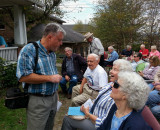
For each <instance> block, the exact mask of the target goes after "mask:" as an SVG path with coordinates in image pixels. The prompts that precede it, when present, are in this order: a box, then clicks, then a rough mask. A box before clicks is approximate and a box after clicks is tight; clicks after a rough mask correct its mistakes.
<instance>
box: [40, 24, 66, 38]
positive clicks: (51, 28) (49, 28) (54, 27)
mask: <svg viewBox="0 0 160 130" xmlns="http://www.w3.org/2000/svg"><path fill="white" fill-rule="evenodd" d="M58 32H62V33H63V35H66V32H65V31H64V29H63V28H62V27H61V26H60V25H59V24H57V23H49V24H47V25H46V27H45V29H44V32H43V36H47V35H48V34H49V33H53V34H56V33H58Z"/></svg>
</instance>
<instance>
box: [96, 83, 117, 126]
mask: <svg viewBox="0 0 160 130" xmlns="http://www.w3.org/2000/svg"><path fill="white" fill-rule="evenodd" d="M111 84H112V83H109V84H108V85H107V86H106V87H103V88H102V89H101V90H100V92H99V95H98V96H100V95H101V94H102V93H104V92H105V91H107V90H108V91H107V92H106V93H104V94H103V95H102V96H101V97H100V99H99V100H98V102H97V104H96V106H95V109H94V111H93V115H95V116H97V117H98V118H97V119H96V124H95V127H96V128H98V127H99V126H100V125H101V124H102V123H103V121H104V120H105V119H106V117H107V115H108V113H109V111H110V109H111V107H112V105H113V104H114V100H113V99H112V98H111V97H110V94H111V91H112V89H111V86H110V85H111ZM98 96H97V98H98Z"/></svg>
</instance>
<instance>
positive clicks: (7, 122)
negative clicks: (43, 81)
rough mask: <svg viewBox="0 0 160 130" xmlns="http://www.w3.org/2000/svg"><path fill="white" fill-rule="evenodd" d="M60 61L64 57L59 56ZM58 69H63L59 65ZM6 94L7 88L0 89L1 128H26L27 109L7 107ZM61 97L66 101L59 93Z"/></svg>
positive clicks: (19, 129)
mask: <svg viewBox="0 0 160 130" xmlns="http://www.w3.org/2000/svg"><path fill="white" fill-rule="evenodd" d="M58 63H62V59H60V58H58ZM57 69H58V72H60V71H61V67H57ZM59 74H60V73H59ZM59 90H61V89H59ZM5 94H6V89H0V130H26V126H27V122H26V109H25V108H24V109H15V110H11V109H8V108H6V107H5V106H4V104H5ZM59 97H60V99H61V100H62V101H64V97H63V96H62V95H60V94H59ZM63 104H65V102H63ZM62 113H63V112H62ZM63 115H64V114H63ZM62 119H63V117H61V120H62ZM57 120H58V119H57ZM60 125H61V124H60Z"/></svg>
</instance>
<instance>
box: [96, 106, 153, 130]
mask: <svg viewBox="0 0 160 130" xmlns="http://www.w3.org/2000/svg"><path fill="white" fill-rule="evenodd" d="M116 110H117V107H116V105H115V104H114V105H113V106H112V108H111V110H110V111H109V114H108V116H107V118H106V119H105V120H104V122H103V124H101V126H100V127H99V128H98V129H97V130H110V129H111V123H112V118H113V115H114V112H115V111H116ZM119 130H152V128H151V127H150V126H148V124H147V123H146V122H145V121H144V119H143V117H142V116H141V111H140V112H137V111H135V110H133V111H132V113H131V114H130V115H129V116H128V117H127V118H126V119H125V120H124V121H123V122H122V124H121V126H120V128H119Z"/></svg>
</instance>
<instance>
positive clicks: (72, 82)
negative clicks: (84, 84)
mask: <svg viewBox="0 0 160 130" xmlns="http://www.w3.org/2000/svg"><path fill="white" fill-rule="evenodd" d="M67 82H68V81H67V80H66V79H65V78H64V77H62V80H61V81H60V86H61V89H62V91H63V93H68V94H72V88H73V87H74V86H76V85H77V82H78V77H77V75H72V76H70V81H69V88H68V90H67V86H66V84H67Z"/></svg>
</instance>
